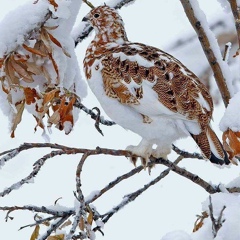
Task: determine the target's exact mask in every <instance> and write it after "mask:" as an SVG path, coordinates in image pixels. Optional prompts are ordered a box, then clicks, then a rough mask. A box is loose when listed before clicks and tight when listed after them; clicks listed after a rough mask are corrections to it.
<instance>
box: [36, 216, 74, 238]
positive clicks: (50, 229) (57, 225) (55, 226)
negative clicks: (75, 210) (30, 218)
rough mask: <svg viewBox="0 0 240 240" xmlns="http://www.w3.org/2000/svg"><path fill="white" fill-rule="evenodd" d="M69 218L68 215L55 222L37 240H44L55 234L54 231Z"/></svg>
mask: <svg viewBox="0 0 240 240" xmlns="http://www.w3.org/2000/svg"><path fill="white" fill-rule="evenodd" d="M68 218H69V216H68V215H66V216H64V217H62V218H60V219H57V220H55V221H54V222H53V223H52V224H51V225H50V227H49V228H48V230H47V231H46V232H45V233H44V234H42V235H41V236H40V237H38V240H46V239H47V238H48V237H49V236H50V235H51V234H52V233H53V232H56V230H57V229H58V227H59V226H60V225H61V224H62V223H64V222H65V221H66V220H67V219H68Z"/></svg>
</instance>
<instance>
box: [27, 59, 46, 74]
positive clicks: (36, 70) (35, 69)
mask: <svg viewBox="0 0 240 240" xmlns="http://www.w3.org/2000/svg"><path fill="white" fill-rule="evenodd" d="M26 65H27V71H28V72H31V73H33V74H34V75H42V74H43V71H42V70H41V67H40V66H38V65H37V64H36V63H35V62H26Z"/></svg>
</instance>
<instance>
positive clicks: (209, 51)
mask: <svg viewBox="0 0 240 240" xmlns="http://www.w3.org/2000/svg"><path fill="white" fill-rule="evenodd" d="M180 1H181V3H182V5H183V8H184V11H185V13H186V15H187V17H188V19H189V21H190V23H191V24H192V26H193V28H194V30H195V31H196V33H197V35H198V38H199V41H200V43H201V45H202V48H203V50H204V53H205V55H206V57H207V59H208V62H209V64H210V66H211V68H212V70H213V73H214V77H215V79H216V82H217V85H218V88H219V90H220V92H221V95H222V99H223V102H224V104H225V107H226V106H227V105H228V103H229V100H230V92H229V89H228V87H227V84H226V79H225V76H224V74H223V70H222V69H221V66H220V62H219V61H220V59H217V57H216V55H215V53H214V51H213V48H214V46H212V42H210V40H209V38H208V36H207V33H206V29H204V27H203V25H202V23H201V20H203V19H201V20H200V19H199V18H197V17H196V12H195V11H196V9H195V10H193V9H194V7H193V5H192V3H191V1H190V0H180ZM195 4H196V3H195ZM195 4H194V5H195ZM196 5H197V4H196ZM195 7H196V6H195ZM198 11H199V12H201V10H200V9H198Z"/></svg>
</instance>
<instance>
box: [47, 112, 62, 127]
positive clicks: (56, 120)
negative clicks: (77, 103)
mask: <svg viewBox="0 0 240 240" xmlns="http://www.w3.org/2000/svg"><path fill="white" fill-rule="evenodd" d="M60 119H61V118H60V114H59V111H55V112H54V113H53V114H52V116H51V117H50V118H49V119H48V123H49V124H50V126H51V125H52V124H55V125H57V124H58V123H59V121H60Z"/></svg>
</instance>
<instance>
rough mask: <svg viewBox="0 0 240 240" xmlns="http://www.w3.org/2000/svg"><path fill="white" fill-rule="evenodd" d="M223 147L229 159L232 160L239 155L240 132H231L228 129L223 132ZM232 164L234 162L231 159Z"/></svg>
mask: <svg viewBox="0 0 240 240" xmlns="http://www.w3.org/2000/svg"><path fill="white" fill-rule="evenodd" d="M222 138H223V147H224V149H225V150H226V151H227V153H228V154H229V159H230V160H232V159H233V158H234V157H235V156H240V132H233V131H232V130H231V129H228V130H227V131H225V132H224V133H223V136H222ZM231 162H232V163H233V164H236V162H234V161H231Z"/></svg>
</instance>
